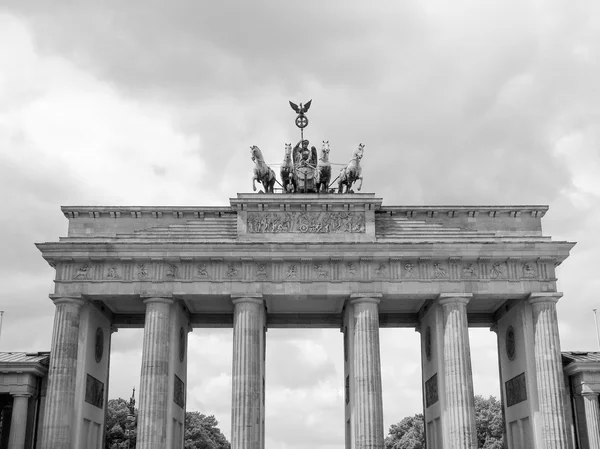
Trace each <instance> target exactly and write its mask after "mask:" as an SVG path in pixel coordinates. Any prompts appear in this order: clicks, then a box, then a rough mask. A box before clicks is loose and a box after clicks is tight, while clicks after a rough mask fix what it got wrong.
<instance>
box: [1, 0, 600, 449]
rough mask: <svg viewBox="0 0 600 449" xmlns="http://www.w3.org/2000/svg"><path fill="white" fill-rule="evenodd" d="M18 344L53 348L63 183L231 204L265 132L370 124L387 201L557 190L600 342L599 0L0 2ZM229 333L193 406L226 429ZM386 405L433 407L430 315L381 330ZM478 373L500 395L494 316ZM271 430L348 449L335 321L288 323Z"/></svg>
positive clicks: (575, 325)
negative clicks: (424, 385)
mask: <svg viewBox="0 0 600 449" xmlns="http://www.w3.org/2000/svg"><path fill="white" fill-rule="evenodd" d="M0 4H1V5H2V6H0V185H1V191H2V192H3V194H2V195H1V197H0V201H1V203H0V205H1V206H2V208H1V210H2V215H1V219H0V225H1V228H0V236H1V237H0V238H1V239H2V240H1V242H2V255H3V257H2V259H1V260H0V264H1V269H0V277H1V281H2V293H1V294H0V309H2V310H4V311H5V315H4V325H3V328H2V335H1V337H0V350H2V351H9V350H13V351H36V350H48V349H50V336H51V332H52V319H53V318H52V317H53V312H54V306H53V304H52V303H51V301H50V300H49V299H48V293H50V292H51V291H52V287H53V286H52V279H53V276H54V270H53V269H51V268H50V267H49V266H48V265H47V264H46V263H45V262H44V261H43V260H42V258H41V256H40V254H39V252H38V250H37V249H36V248H35V247H34V242H47V241H56V240H58V237H59V236H62V235H66V230H67V221H66V219H65V218H64V216H63V215H62V214H61V212H60V209H59V207H60V206H61V205H228V204H229V198H230V197H233V196H235V195H236V193H237V192H249V191H251V177H252V168H253V163H252V161H251V160H250V158H249V149H248V147H249V146H250V145H258V146H259V147H260V148H261V149H262V150H263V153H264V154H265V156H266V159H267V161H268V162H271V163H273V164H275V163H279V162H280V161H281V159H282V158H283V150H284V144H285V143H286V142H295V141H297V140H298V132H297V129H296V128H295V126H294V124H293V120H294V118H295V115H294V113H293V111H292V110H291V109H290V107H289V105H288V104H287V102H288V100H292V101H295V102H296V103H298V102H305V101H307V100H309V99H311V98H312V99H313V105H312V108H311V110H310V113H309V119H310V125H309V127H308V128H307V132H306V136H307V137H308V138H309V139H311V140H312V141H313V142H320V141H321V140H329V141H330V143H331V154H330V158H331V160H332V161H333V162H346V161H347V160H348V159H349V156H350V154H351V151H352V149H353V148H354V147H355V146H356V145H357V144H358V143H359V142H363V143H365V145H366V146H365V151H364V158H363V167H364V168H363V176H364V186H363V191H366V192H375V193H376V194H377V195H378V196H381V197H383V198H384V204H387V205H408V204H411V205H412V204H418V205H421V204H423V205H434V204H465V205H468V204H492V205H500V204H547V205H549V206H550V211H549V212H548V214H547V215H546V216H545V218H544V220H543V224H544V231H545V234H546V235H551V236H553V237H554V238H555V239H556V240H568V241H576V242H578V244H577V246H576V247H575V249H574V250H573V251H572V255H571V257H570V258H569V259H568V260H567V261H566V262H565V263H563V265H561V267H559V269H558V277H559V283H558V287H559V291H563V292H564V297H563V299H561V301H560V302H559V305H558V309H559V319H560V330H561V344H562V349H563V350H597V349H598V345H597V343H596V335H595V331H594V320H593V314H592V308H594V307H599V308H600V296H599V294H598V292H599V291H600V276H598V269H597V268H596V267H597V265H598V263H597V258H598V257H597V256H598V252H599V251H600V237H599V235H600V234H599V232H598V230H599V229H600V201H599V199H600V154H599V151H600V150H599V148H600V147H599V144H600V82H599V81H598V80H600V60H599V58H600V19H599V17H600V2H597V1H594V0H589V1H586V0H583V1H577V2H567V1H564V2H562V1H555V0H544V1H541V0H537V1H535V0H518V1H517V0H498V1H486V0H453V1H451V2H449V1H445V0H430V1H427V2H423V1H410V0H409V1H397V0H396V1H378V2H369V4H376V5H377V6H376V7H373V6H369V7H367V6H366V4H367V3H366V2H364V3H362V2H360V3H359V2H356V1H341V0H330V1H327V2H323V1H303V2H283V1H280V0H279V1H276V0H272V1H254V2H229V1H220V2H208V1H204V2H198V1H193V0H177V1H174V2H173V1H169V2H167V1H162V0H161V1H157V0H145V1H128V2H123V1H117V0H114V1H103V2H99V1H97V2H62V1H58V0H56V1H53V2H44V1H23V0H14V1H11V0H3V1H1V2H0ZM231 334H232V332H231V330H229V329H225V330H219V331H214V330H210V331H209V330H202V329H196V330H195V331H194V332H193V333H192V334H191V336H190V344H189V348H190V349H189V355H190V357H189V359H190V363H189V374H188V381H189V382H188V410H199V411H201V412H202V413H206V414H215V416H216V418H217V419H218V420H219V422H220V424H221V428H222V430H223V431H224V433H225V434H226V435H227V436H228V437H229V435H230V404H231V386H230V380H231V347H232V335H231ZM381 342H382V361H383V391H384V419H385V426H386V433H387V429H388V428H389V426H390V424H392V423H394V422H397V421H399V420H400V419H401V418H403V417H404V416H406V415H409V414H414V413H417V412H419V411H420V410H421V390H420V354H419V349H418V345H419V335H418V334H417V333H415V332H414V330H412V329H404V330H389V329H383V330H382V331H381ZM141 343H142V333H141V331H126V330H121V331H120V332H118V333H117V334H114V338H113V352H112V359H111V368H112V377H111V382H110V389H111V390H110V395H111V397H119V396H121V397H128V396H129V395H130V392H131V388H132V387H133V386H134V385H137V384H138V382H139V365H140V360H141V355H140V351H141ZM471 344H472V348H473V367H474V378H475V391H476V393H480V394H485V395H488V394H494V395H496V396H498V395H499V390H498V388H499V387H498V380H497V372H498V371H497V369H498V368H497V362H496V356H497V352H496V349H495V334H493V333H491V332H489V331H488V330H487V329H484V330H481V329H480V330H476V331H472V332H471ZM267 345H268V346H267V347H268V349H267V383H266V387H267V431H266V432H267V447H270V448H293V449H304V448H312V447H315V446H316V445H319V447H323V448H331V449H333V448H342V447H343V435H344V422H343V421H344V418H343V367H342V349H341V348H342V338H341V334H340V333H339V332H337V331H333V330H327V331H321V330H311V331H306V330H286V331H284V330H278V329H272V330H270V331H269V332H268V337H267Z"/></svg>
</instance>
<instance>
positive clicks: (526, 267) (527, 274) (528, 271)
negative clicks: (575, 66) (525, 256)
mask: <svg viewBox="0 0 600 449" xmlns="http://www.w3.org/2000/svg"><path fill="white" fill-rule="evenodd" d="M521 277H523V278H526V279H531V278H535V277H537V271H536V269H535V265H534V264H533V263H531V262H525V263H524V264H523V266H522V268H521Z"/></svg>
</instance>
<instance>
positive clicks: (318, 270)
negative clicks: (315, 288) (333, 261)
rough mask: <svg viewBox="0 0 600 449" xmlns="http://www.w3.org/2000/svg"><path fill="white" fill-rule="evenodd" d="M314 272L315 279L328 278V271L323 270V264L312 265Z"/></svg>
mask: <svg viewBox="0 0 600 449" xmlns="http://www.w3.org/2000/svg"><path fill="white" fill-rule="evenodd" d="M314 270H315V274H316V277H317V279H328V278H329V270H327V269H325V265H324V264H323V263H316V264H315V265H314Z"/></svg>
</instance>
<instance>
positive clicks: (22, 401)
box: [8, 394, 31, 449]
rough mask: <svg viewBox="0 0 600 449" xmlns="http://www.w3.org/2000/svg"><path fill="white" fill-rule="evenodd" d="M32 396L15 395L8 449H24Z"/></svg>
mask: <svg viewBox="0 0 600 449" xmlns="http://www.w3.org/2000/svg"><path fill="white" fill-rule="evenodd" d="M30 397H31V395H30V394H13V408H12V417H11V421H10V438H9V440H8V449H24V448H25V436H26V435H25V433H26V430H27V406H28V405H29V398H30Z"/></svg>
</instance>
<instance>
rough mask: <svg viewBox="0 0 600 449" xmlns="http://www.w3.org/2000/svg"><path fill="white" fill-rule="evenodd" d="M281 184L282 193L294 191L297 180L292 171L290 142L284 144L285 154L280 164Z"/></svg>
mask: <svg viewBox="0 0 600 449" xmlns="http://www.w3.org/2000/svg"><path fill="white" fill-rule="evenodd" d="M280 175H281V184H282V185H283V191H284V193H296V190H297V182H296V175H295V173H294V162H293V161H292V144H291V143H286V144H285V156H284V158H283V163H282V164H281V170H280Z"/></svg>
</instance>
